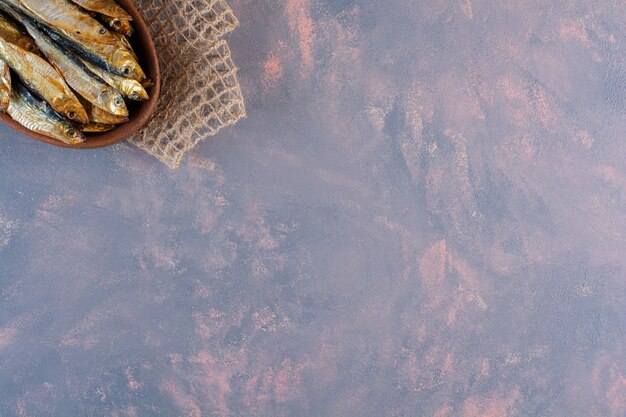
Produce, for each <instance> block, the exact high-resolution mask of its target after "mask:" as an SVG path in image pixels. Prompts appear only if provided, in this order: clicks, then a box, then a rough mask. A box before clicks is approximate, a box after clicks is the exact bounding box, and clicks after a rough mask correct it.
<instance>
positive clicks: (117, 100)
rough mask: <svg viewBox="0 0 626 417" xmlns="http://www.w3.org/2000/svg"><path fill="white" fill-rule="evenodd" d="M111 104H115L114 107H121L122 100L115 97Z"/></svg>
mask: <svg viewBox="0 0 626 417" xmlns="http://www.w3.org/2000/svg"><path fill="white" fill-rule="evenodd" d="M113 104H115V107H122V104H124V102H123V101H122V100H120V99H119V98H116V99H115V101H113Z"/></svg>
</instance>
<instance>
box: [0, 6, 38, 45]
mask: <svg viewBox="0 0 626 417" xmlns="http://www.w3.org/2000/svg"><path fill="white" fill-rule="evenodd" d="M0 37H2V38H3V39H4V40H5V41H7V42H11V43H12V44H15V45H17V46H19V47H20V48H22V49H26V50H27V51H28V52H34V53H38V52H39V49H37V45H35V42H34V41H33V40H32V39H31V38H30V37H29V36H28V35H26V34H25V33H23V32H22V31H21V30H20V29H19V28H18V27H17V26H16V25H15V24H14V23H13V22H12V21H10V20H9V19H7V18H6V17H5V16H3V15H1V14H0Z"/></svg>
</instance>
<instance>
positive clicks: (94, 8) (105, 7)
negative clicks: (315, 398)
mask: <svg viewBox="0 0 626 417" xmlns="http://www.w3.org/2000/svg"><path fill="white" fill-rule="evenodd" d="M72 2H74V3H76V4H78V5H79V6H80V7H82V8H83V9H85V10H89V11H90V12H97V13H100V14H101V15H104V16H109V17H115V18H117V19H123V20H133V17H132V16H131V15H129V14H128V13H127V12H126V10H124V9H123V8H121V7H120V5H118V4H117V3H116V2H115V1H114V0H72Z"/></svg>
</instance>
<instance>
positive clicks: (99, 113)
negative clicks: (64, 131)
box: [87, 106, 128, 125]
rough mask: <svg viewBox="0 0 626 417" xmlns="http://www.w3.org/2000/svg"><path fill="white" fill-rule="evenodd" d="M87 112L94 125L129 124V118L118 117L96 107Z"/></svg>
mask: <svg viewBox="0 0 626 417" xmlns="http://www.w3.org/2000/svg"><path fill="white" fill-rule="evenodd" d="M87 112H88V113H89V120H90V121H91V122H93V123H100V124H105V125H121V124H124V123H126V122H128V117H123V116H116V115H114V114H111V113H109V112H106V111H104V110H102V109H101V108H99V107H96V106H91V107H90V108H89V109H88V110H87Z"/></svg>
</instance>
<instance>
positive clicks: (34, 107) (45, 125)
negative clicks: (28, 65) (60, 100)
mask: <svg viewBox="0 0 626 417" xmlns="http://www.w3.org/2000/svg"><path fill="white" fill-rule="evenodd" d="M7 113H8V114H9V115H10V116H11V117H12V118H13V120H15V121H16V122H18V123H19V124H21V125H22V126H24V127H26V128H27V129H29V130H31V131H33V132H35V133H39V134H41V135H44V136H48V137H50V138H53V139H57V140H60V141H61V142H63V143H67V144H70V145H76V144H79V143H82V142H84V141H85V136H83V134H82V133H81V132H80V131H78V129H76V127H75V126H74V125H72V123H71V122H70V121H69V120H67V119H66V118H64V117H63V116H61V115H60V114H59V113H57V112H55V111H54V110H52V108H50V106H49V105H48V103H46V102H45V101H40V100H39V99H37V98H35V97H34V96H33V95H32V94H31V93H30V91H28V90H27V89H26V87H24V85H22V84H21V83H15V85H14V89H13V92H12V94H11V101H10V103H9V107H8V109H7Z"/></svg>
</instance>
